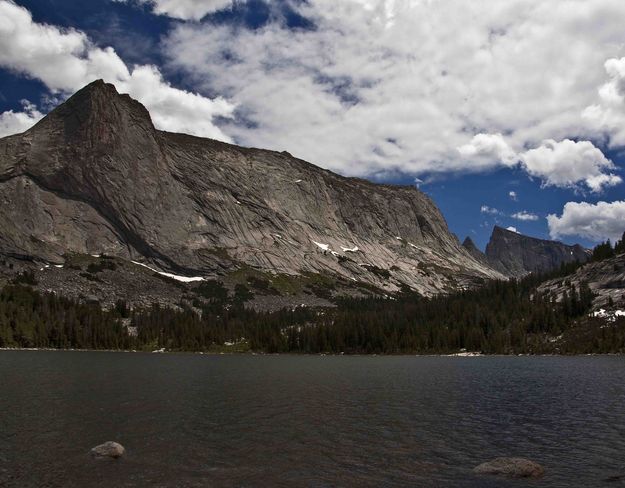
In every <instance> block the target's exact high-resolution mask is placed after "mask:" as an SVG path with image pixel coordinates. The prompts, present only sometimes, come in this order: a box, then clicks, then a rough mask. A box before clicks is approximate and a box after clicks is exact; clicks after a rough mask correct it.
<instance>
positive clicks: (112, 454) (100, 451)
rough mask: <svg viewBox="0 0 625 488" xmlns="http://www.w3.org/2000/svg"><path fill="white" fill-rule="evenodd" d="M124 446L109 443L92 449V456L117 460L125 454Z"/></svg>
mask: <svg viewBox="0 0 625 488" xmlns="http://www.w3.org/2000/svg"><path fill="white" fill-rule="evenodd" d="M124 451H125V449H124V446H122V445H121V444H118V443H117V442H113V441H108V442H105V443H104V444H100V445H99V446H95V447H94V448H93V449H91V454H92V455H93V456H94V457H97V458H111V459H117V458H119V457H122V455H123V454H124Z"/></svg>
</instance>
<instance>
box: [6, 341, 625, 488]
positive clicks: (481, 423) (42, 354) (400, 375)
mask: <svg viewBox="0 0 625 488" xmlns="http://www.w3.org/2000/svg"><path fill="white" fill-rule="evenodd" d="M108 440H112V441H117V442H120V443H121V444H123V446H124V447H125V448H126V453H125V455H124V456H123V457H122V458H120V459H118V460H98V459H93V458H92V457H91V456H90V454H89V451H90V449H91V448H92V447H93V446H95V445H98V444H101V443H102V442H105V441H108ZM499 456H522V457H527V458H529V459H532V460H534V461H537V462H539V463H541V464H542V465H543V466H544V467H545V470H546V474H545V476H544V477H543V478H541V479H539V480H506V479H500V478H493V477H488V476H478V475H475V474H473V472H472V468H473V467H474V466H476V465H477V464H480V463H482V462H484V461H488V460H490V459H492V458H495V457H499ZM620 475H625V357H620V356H594V357H413V356H386V357H381V356H377V357H374V356H371V357H365V356H350V357H348V356H290V355H284V356H253V355H232V356H227V355H225V356H217V355H215V356H211V355H198V354H143V353H112V352H72V351H66V352H56V351H0V486H3V487H5V486H6V487H31V486H32V487H57V486H58V487H91V486H93V487H100V486H102V487H111V486H115V487H143V486H155V487H335V486H340V487H342V486H344V487H352V486H354V487H408V486H409V487H480V488H489V487H504V488H505V487H523V486H529V487H595V486H597V487H602V486H606V487H609V486H619V485H621V484H623V485H625V478H619V477H618V476H620ZM611 477H612V482H609V481H607V479H608V478H611Z"/></svg>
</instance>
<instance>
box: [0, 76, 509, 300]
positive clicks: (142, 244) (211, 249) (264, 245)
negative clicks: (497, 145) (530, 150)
mask: <svg viewBox="0 0 625 488" xmlns="http://www.w3.org/2000/svg"><path fill="white" fill-rule="evenodd" d="M0 195H2V197H1V199H2V201H0V254H4V255H7V256H12V257H18V258H28V259H36V260H43V261H46V262H49V263H52V264H62V263H63V262H64V260H65V257H64V256H65V255H66V254H67V253H83V254H107V255H111V256H117V257H121V258H124V259H128V260H135V261H140V262H143V263H147V264H149V265H150V266H152V267H154V268H157V269H159V270H162V271H169V272H173V273H176V274H179V275H189V276H207V275H214V274H222V275H223V274H227V273H230V272H232V271H234V270H236V269H240V268H241V267H251V268H253V269H256V270H262V271H267V272H271V273H285V274H289V275H297V274H300V273H320V274H331V275H335V276H340V277H341V278H343V279H347V280H351V281H358V282H365V283H369V284H372V285H375V286H377V287H379V288H383V289H386V290H388V291H395V290H398V289H400V288H401V287H402V286H405V285H407V286H410V287H411V288H413V289H415V290H417V291H419V292H421V293H423V294H425V295H430V294H433V293H437V292H440V291H446V290H451V289H458V288H464V287H467V286H471V285H473V284H475V283H478V282H480V281H482V280H484V279H488V278H496V277H501V275H500V274H499V273H498V272H497V271H495V270H493V269H492V268H490V267H489V266H488V265H487V264H485V263H484V262H482V261H481V260H479V259H476V258H475V257H474V256H473V255H471V253H469V252H467V251H466V250H465V249H464V248H463V247H462V246H460V244H459V243H458V242H457V240H456V239H455V238H454V237H453V236H452V234H451V233H450V232H449V230H448V228H447V225H446V222H445V220H444V219H443V217H442V215H441V213H440V211H439V210H438V208H437V207H436V206H435V205H434V203H433V202H432V201H431V200H430V199H429V198H428V197H427V196H426V195H425V194H423V193H422V192H420V191H419V190H418V189H416V188H414V187H407V186H391V185H377V184H373V183H370V182H368V181H365V180H361V179H355V178H345V177H342V176H339V175H336V174H334V173H331V172H329V171H326V170H323V169H321V168H319V167H317V166H314V165H312V164H309V163H307V162H305V161H302V160H300V159H297V158H294V157H292V156H291V155H289V154H288V153H278V152H273V151H267V150H261V149H250V148H243V147H238V146H235V145H231V144H226V143H222V142H218V141H214V140H210V139H202V138H198V137H192V136H188V135H184V134H172V133H167V132H162V131H158V130H156V129H155V128H154V126H153V124H152V121H151V119H150V116H149V113H148V112H147V110H146V109H145V108H144V107H143V106H142V105H141V104H140V103H139V102H137V101H135V100H133V99H132V98H130V97H129V96H128V95H120V94H118V93H117V91H116V89H115V87H114V86H113V85H110V84H105V83H104V82H102V81H96V82H94V83H91V84H90V85H88V86H87V87H85V88H83V89H82V90H81V91H79V92H78V93H76V94H75V95H74V96H72V97H71V98H70V99H69V100H67V101H66V102H65V103H63V104H62V105H60V106H59V107H57V108H56V109H55V110H53V111H52V112H51V113H50V114H48V115H47V116H46V117H45V118H44V119H42V120H41V121H40V122H39V123H37V124H36V125H35V126H34V127H33V128H31V129H29V130H28V131H26V132H24V133H23V134H18V135H14V136H10V137H6V138H3V139H0Z"/></svg>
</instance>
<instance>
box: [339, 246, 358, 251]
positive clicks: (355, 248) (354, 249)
mask: <svg viewBox="0 0 625 488" xmlns="http://www.w3.org/2000/svg"><path fill="white" fill-rule="evenodd" d="M341 251H343V252H358V251H360V249H358V246H354V247H343V246H341Z"/></svg>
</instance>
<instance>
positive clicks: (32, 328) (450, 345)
mask: <svg viewBox="0 0 625 488" xmlns="http://www.w3.org/2000/svg"><path fill="white" fill-rule="evenodd" d="M569 267H570V266H569ZM569 271H570V270H569V269H568V268H567V269H565V268H563V269H562V270H561V271H560V273H561V274H562V275H564V274H565V273H568V272H569ZM557 274H558V273H554V274H552V276H554V275H557ZM540 281H541V278H538V277H528V278H526V279H524V280H521V281H514V280H512V281H509V282H499V281H496V282H491V283H488V284H486V285H485V286H483V287H482V288H479V289H476V290H468V291H464V292H460V293H455V294H451V295H446V296H438V297H435V298H432V299H426V298H423V297H420V296H418V295H417V294H415V293H412V292H405V293H402V294H401V295H399V296H398V297H396V298H395V299H383V298H362V299H355V298H350V299H341V300H339V301H338V302H337V307H335V308H328V309H323V310H318V309H309V308H306V307H298V308H295V309H293V310H282V311H279V312H272V313H267V312H265V313H263V312H256V311H253V310H250V309H247V308H245V307H244V299H246V298H249V294H250V293H249V290H243V288H244V287H239V288H238V289H237V292H236V294H235V295H234V297H229V296H228V294H227V292H226V290H225V288H223V286H222V285H221V284H220V283H218V282H205V283H204V284H202V289H201V292H202V294H203V295H204V300H201V301H199V300H198V301H196V302H195V303H194V304H193V305H194V308H195V310H194V309H193V308H191V307H190V306H189V305H188V304H187V305H183V309H182V310H173V309H168V308H163V307H160V306H158V305H154V306H152V307H151V308H149V309H147V310H134V311H130V310H129V308H128V307H127V305H126V304H124V303H123V302H119V303H118V304H117V306H116V307H114V308H113V309H112V310H110V311H103V310H102V309H101V308H100V306H98V305H97V304H82V303H78V302H76V301H73V300H68V299H65V298H62V297H58V296H56V295H54V294H41V293H39V292H36V291H34V290H33V289H32V288H30V287H29V286H25V285H22V284H20V285H8V286H6V287H5V288H4V289H3V290H2V291H1V292H0V347H39V348H43V347H49V348H85V349H137V350H154V349H160V348H166V349H167V350H180V351H209V350H219V348H223V345H224V344H228V345H232V346H238V349H236V350H253V351H259V352H269V353H273V352H295V353H322V352H328V353H342V352H344V353H347V354H350V353H383V354H395V353H449V352H455V351H458V350H461V349H467V350H470V351H482V352H486V353H525V352H534V353H539V352H563V353H567V352H618V351H625V334H624V333H623V332H622V331H625V327H618V325H619V324H618V323H617V324H613V325H614V326H613V327H611V328H610V329H609V330H606V329H605V328H602V327H594V328H592V327H591V328H590V329H589V330H590V331H594V332H592V334H590V335H589V334H588V333H586V334H582V335H580V334H577V335H576V337H577V338H578V339H576V341H577V342H579V343H575V341H574V342H573V343H571V342H570V341H569V342H567V343H566V344H564V345H561V344H560V345H559V346H558V347H559V348H560V349H558V350H555V349H554V346H553V345H552V342H550V341H549V340H548V338H553V337H556V336H559V335H560V334H562V333H566V332H567V331H569V330H571V329H572V328H573V327H574V326H575V324H576V322H577V321H579V320H580V319H581V320H583V321H589V320H590V319H588V318H587V315H588V311H589V309H590V306H591V304H592V293H591V292H590V289H589V288H588V286H586V285H582V286H581V287H580V288H579V289H576V288H575V287H574V286H572V285H569V287H568V290H567V291H566V292H565V294H564V296H563V297H560V298H561V299H560V300H559V301H556V297H553V296H549V295H541V294H538V293H537V292H536V285H537V284H538V283H539V282H540ZM197 309H200V310H201V313H198V312H197V311H196V310H197ZM128 327H131V329H130V330H133V331H136V335H133V334H129V329H128ZM134 328H136V329H134ZM216 348H217V349H216Z"/></svg>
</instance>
